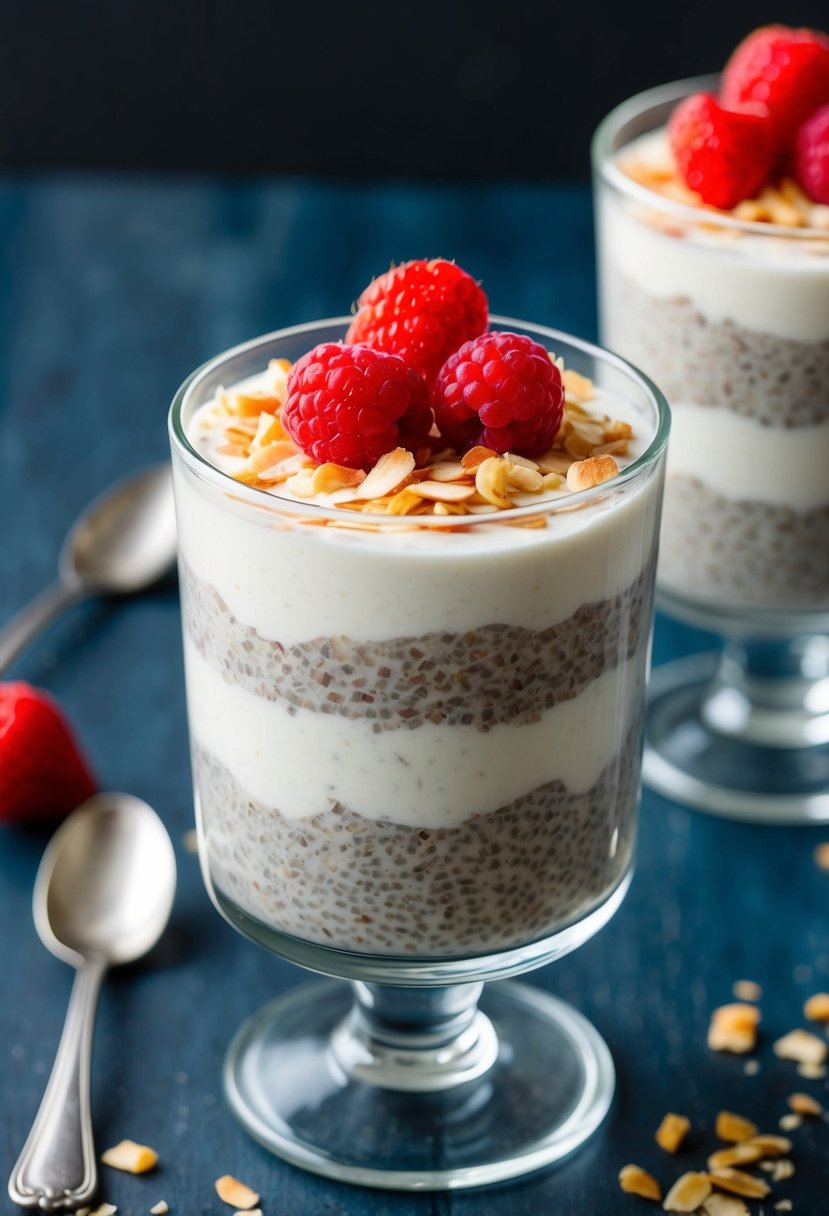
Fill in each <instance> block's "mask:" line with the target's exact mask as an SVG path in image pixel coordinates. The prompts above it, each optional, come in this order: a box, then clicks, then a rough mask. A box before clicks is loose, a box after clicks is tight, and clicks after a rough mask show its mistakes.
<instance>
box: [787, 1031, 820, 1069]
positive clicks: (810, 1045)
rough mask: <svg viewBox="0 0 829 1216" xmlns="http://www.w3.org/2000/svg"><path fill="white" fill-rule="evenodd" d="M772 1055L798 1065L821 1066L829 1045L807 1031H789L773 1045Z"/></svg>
mask: <svg viewBox="0 0 829 1216" xmlns="http://www.w3.org/2000/svg"><path fill="white" fill-rule="evenodd" d="M774 1054H775V1055H776V1056H778V1057H779V1058H780V1059H781V1060H795V1061H797V1063H798V1064H822V1063H823V1062H824V1060H825V1059H826V1056H827V1055H828V1054H829V1044H827V1043H825V1042H824V1040H823V1039H819V1038H818V1037H817V1035H816V1034H812V1033H811V1032H810V1031H808V1030H790V1031H789V1033H788V1034H784V1035H783V1038H782V1039H778V1040H777V1042H776V1043H775V1044H774Z"/></svg>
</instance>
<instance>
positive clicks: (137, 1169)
mask: <svg viewBox="0 0 829 1216" xmlns="http://www.w3.org/2000/svg"><path fill="white" fill-rule="evenodd" d="M101 1160H102V1161H103V1163H104V1165H109V1166H111V1167H112V1168H113V1169H114V1170H124V1171H125V1172H126V1173H128V1174H146V1172H147V1170H151V1169H152V1168H153V1167H154V1166H155V1165H156V1163H157V1162H158V1153H157V1152H156V1151H155V1149H153V1148H148V1147H147V1145H146V1144H136V1143H135V1141H134V1140H122V1141H121V1143H120V1144H116V1145H115V1146H114V1147H113V1148H108V1149H107V1150H106V1152H105V1153H101Z"/></svg>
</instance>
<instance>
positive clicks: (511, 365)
mask: <svg viewBox="0 0 829 1216" xmlns="http://www.w3.org/2000/svg"><path fill="white" fill-rule="evenodd" d="M432 406H433V408H434V411H435V421H436V423H437V425H438V428H439V429H440V433H441V436H442V438H443V439H444V440H445V441H446V442H447V443H450V444H451V445H452V446H453V447H454V448H455V449H456V450H457V451H458V452H466V451H469V449H470V448H473V447H476V446H478V445H480V446H483V447H487V448H491V449H492V450H493V451H494V452H514V453H516V455H519V456H540V455H542V454H543V453H544V452H546V451H548V450H549V449H550V447H552V444H553V440H554V439H555V437H556V434H557V432H558V429H559V427H560V425H561V419H562V415H563V411H564V386H563V383H562V379H561V372H560V371H559V369H558V367H556V365H555V364H554V363H553V362H552V360H551V358H550V356H549V354H548V353H547V351H546V350H545V349H544V347H543V346H540V345H539V344H538V343H537V342H534V341H533V340H532V338H528V337H526V336H525V335H523V334H513V333H501V332H497V331H493V332H492V333H487V334H482V335H481V336H480V337H477V338H473V339H472V341H471V342H466V343H465V344H464V345H463V346H462V347H461V348H460V350H458V351H456V352H455V353H454V354H453V355H450V356H449V358H448V359H447V360H446V362H445V363H444V365H443V367H442V368H441V370H440V373H439V374H438V378H437V380H436V382H435V386H434V389H433V392H432Z"/></svg>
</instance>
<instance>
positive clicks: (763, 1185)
mask: <svg viewBox="0 0 829 1216" xmlns="http://www.w3.org/2000/svg"><path fill="white" fill-rule="evenodd" d="M708 1177H709V1178H710V1179H711V1181H712V1182H713V1183H714V1185H715V1186H718V1187H719V1188H720V1190H721V1191H731V1193H732V1194H733V1195H742V1196H743V1197H744V1198H745V1199H763V1198H764V1197H765V1196H766V1195H768V1193H769V1191H770V1190H771V1187H770V1186H769V1184H768V1183H767V1182H766V1181H765V1180H764V1179H763V1178H755V1177H754V1175H753V1174H747V1173H745V1171H744V1170H732V1169H722V1170H712V1171H711V1173H710V1174H709V1175H708Z"/></svg>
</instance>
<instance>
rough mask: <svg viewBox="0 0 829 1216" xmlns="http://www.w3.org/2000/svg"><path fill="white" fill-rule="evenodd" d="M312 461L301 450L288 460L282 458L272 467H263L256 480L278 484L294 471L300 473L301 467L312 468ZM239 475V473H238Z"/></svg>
mask: <svg viewBox="0 0 829 1216" xmlns="http://www.w3.org/2000/svg"><path fill="white" fill-rule="evenodd" d="M311 468H312V465H311V462H310V461H309V460H308V457H307V456H303V454H302V453H301V452H297V453H296V454H295V455H294V456H289V457H288V459H287V460H280V461H279V462H278V463H277V464H275V465H273V467H272V468H268V469H263V470H262V472H261V473H258V474H257V476H256V480H258V481H267V482H268V483H269V484H271V485H276V483H277V482H280V481H287V480H288V478H289V477H293V475H294V473H298V472H299V471H300V469H309V470H310V469H311ZM237 476H238V474H237Z"/></svg>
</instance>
